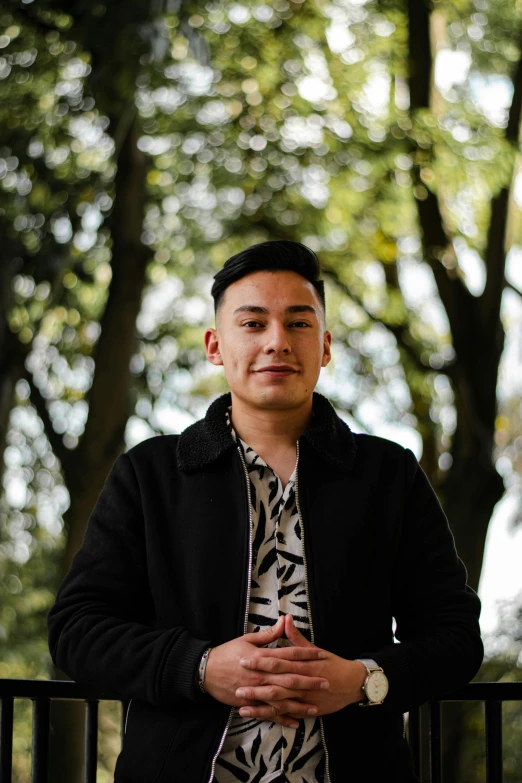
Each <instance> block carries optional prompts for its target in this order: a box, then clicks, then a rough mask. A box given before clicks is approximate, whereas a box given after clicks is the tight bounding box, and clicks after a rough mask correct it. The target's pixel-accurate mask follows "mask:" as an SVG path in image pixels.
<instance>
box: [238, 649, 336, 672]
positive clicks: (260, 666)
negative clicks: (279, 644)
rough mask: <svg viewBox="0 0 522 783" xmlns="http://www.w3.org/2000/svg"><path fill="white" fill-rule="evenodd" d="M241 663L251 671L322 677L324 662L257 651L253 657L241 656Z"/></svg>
mask: <svg viewBox="0 0 522 783" xmlns="http://www.w3.org/2000/svg"><path fill="white" fill-rule="evenodd" d="M293 649H295V650H299V649H301V650H305V649H306V650H308V649H309V648H308V647H306V648H305V647H301V648H299V647H294V648H293ZM239 663H240V665H241V666H242V667H243V668H244V669H250V670H251V671H258V672H270V673H271V674H286V673H287V672H291V673H292V674H302V675H304V676H305V677H319V678H321V677H322V675H321V671H320V669H321V668H322V664H320V663H317V662H316V661H298V660H296V659H295V658H293V659H292V660H288V658H273V657H271V656H270V657H269V656H265V655H262V656H261V655H257V653H256V654H255V655H252V657H251V658H240V660H239ZM318 669H319V671H318Z"/></svg>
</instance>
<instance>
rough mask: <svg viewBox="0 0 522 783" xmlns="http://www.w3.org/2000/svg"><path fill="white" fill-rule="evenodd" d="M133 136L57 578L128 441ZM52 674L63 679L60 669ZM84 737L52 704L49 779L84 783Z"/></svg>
mask: <svg viewBox="0 0 522 783" xmlns="http://www.w3.org/2000/svg"><path fill="white" fill-rule="evenodd" d="M137 138H138V129H137V127H136V126H132V127H131V128H130V129H129V131H128V133H127V136H126V138H125V140H124V142H123V145H122V149H121V153H120V157H119V161H118V172H117V175H116V181H115V186H116V197H115V200H114V207H113V212H112V221H111V232H112V240H113V250H112V280H111V285H110V291H109V296H108V299H107V304H106V307H105V311H104V315H103V319H102V324H101V326H102V331H101V335H100V339H99V342H98V345H97V351H96V357H95V359H96V369H95V375H94V380H93V384H92V386H91V389H90V391H89V394H88V397H87V400H88V403H89V418H88V420H87V425H86V427H85V432H84V435H83V437H82V440H81V442H80V445H79V447H78V449H77V450H76V452H74V453H71V456H70V464H69V465H68V467H67V476H68V478H67V487H68V489H69V494H70V497H71V505H70V507H69V509H68V511H67V513H66V515H65V517H64V521H65V525H66V528H67V530H68V536H67V545H66V549H65V552H64V557H63V561H62V577H63V576H64V575H65V574H66V573H67V571H68V570H69V568H70V566H71V562H72V559H73V557H74V555H75V554H76V552H77V551H78V549H79V547H80V546H81V543H82V540H83V536H84V533H85V530H86V527H87V521H88V519H89V516H90V514H91V512H92V509H93V507H94V505H95V502H96V500H97V498H98V495H99V494H100V492H101V490H102V488H103V484H104V482H105V479H106V478H107V475H108V473H109V472H110V470H111V468H112V466H113V464H114V461H115V460H116V458H117V457H118V455H119V454H121V452H122V451H123V448H124V445H125V444H124V433H125V425H126V423H127V420H128V418H129V414H130V410H129V388H130V383H131V375H130V369H129V365H130V359H131V357H132V354H133V352H134V350H135V346H136V331H135V324H136V318H137V316H138V313H139V308H140V303H141V296H142V291H143V288H144V285H145V270H146V265H147V262H148V260H149V257H150V251H149V250H148V248H146V247H145V246H144V245H143V244H142V242H141V232H142V226H143V219H144V212H145V178H146V168H147V159H146V157H145V156H144V155H143V153H141V152H140V151H139V150H138V148H137V145H136V142H137ZM56 674H57V676H58V677H62V678H63V673H61V672H57V673H56ZM83 743H84V711H83V704H80V705H79V706H78V705H76V704H72V705H70V704H64V705H60V706H59V707H58V706H56V708H55V709H53V717H52V731H51V746H50V758H51V761H50V768H51V770H52V777H51V778H50V783H63V781H67V783H82V780H83V764H84V750H83ZM65 747H66V748H67V753H64V748H65Z"/></svg>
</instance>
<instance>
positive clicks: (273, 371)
mask: <svg viewBox="0 0 522 783" xmlns="http://www.w3.org/2000/svg"><path fill="white" fill-rule="evenodd" d="M257 372H259V373H262V374H263V375H270V376H274V377H276V376H277V377H280V376H283V375H294V374H295V373H296V372H297V370H295V369H294V368H293V367H289V366H287V365H273V366H271V367H264V368H263V369H262V370H257Z"/></svg>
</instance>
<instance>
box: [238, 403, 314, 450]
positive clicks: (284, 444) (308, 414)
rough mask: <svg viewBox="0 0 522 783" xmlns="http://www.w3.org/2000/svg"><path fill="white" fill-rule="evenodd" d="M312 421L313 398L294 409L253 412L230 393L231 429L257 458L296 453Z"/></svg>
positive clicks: (255, 409)
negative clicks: (278, 453)
mask: <svg viewBox="0 0 522 783" xmlns="http://www.w3.org/2000/svg"><path fill="white" fill-rule="evenodd" d="M311 418H312V395H310V397H309V399H307V400H305V402H304V403H302V404H301V405H300V406H299V407H297V408H292V409H282V410H271V409H262V408H252V407H251V406H249V405H245V403H244V402H243V401H242V400H241V399H239V398H238V397H237V396H236V395H235V394H234V393H233V392H232V426H233V428H234V430H235V432H236V434H237V435H238V436H239V437H240V438H241V440H243V441H244V442H245V443H248V445H249V446H251V447H252V448H253V449H255V450H256V451H257V453H258V454H261V452H262V451H264V452H278V451H284V450H285V449H289V448H292V449H295V444H296V441H297V440H298V438H299V437H300V436H301V435H302V434H303V432H306V430H307V429H308V428H309V426H310V421H311Z"/></svg>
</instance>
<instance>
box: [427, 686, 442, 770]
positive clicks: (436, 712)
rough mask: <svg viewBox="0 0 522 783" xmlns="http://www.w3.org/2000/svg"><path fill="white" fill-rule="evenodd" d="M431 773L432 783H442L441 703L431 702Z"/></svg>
mask: <svg viewBox="0 0 522 783" xmlns="http://www.w3.org/2000/svg"><path fill="white" fill-rule="evenodd" d="M429 709H430V712H429V715H430V725H429V741H430V773H431V783H442V743H441V731H440V702H438V701H430V708H429Z"/></svg>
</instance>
